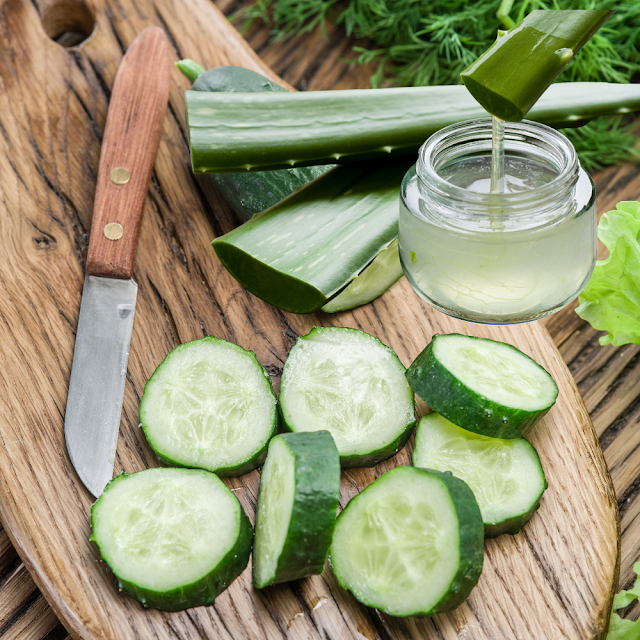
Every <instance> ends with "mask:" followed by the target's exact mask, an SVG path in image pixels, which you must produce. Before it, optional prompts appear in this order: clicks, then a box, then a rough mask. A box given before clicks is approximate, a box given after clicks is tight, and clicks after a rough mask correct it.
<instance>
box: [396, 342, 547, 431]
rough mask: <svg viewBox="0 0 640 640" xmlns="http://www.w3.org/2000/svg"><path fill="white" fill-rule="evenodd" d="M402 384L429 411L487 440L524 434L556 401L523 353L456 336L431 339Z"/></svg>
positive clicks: (540, 372) (500, 344)
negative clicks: (408, 386)
mask: <svg viewBox="0 0 640 640" xmlns="http://www.w3.org/2000/svg"><path fill="white" fill-rule="evenodd" d="M407 379H408V380H409V384H410V385H411V387H412V388H413V390H414V391H415V392H416V393H417V394H418V395H419V396H420V397H421V398H422V399H423V400H424V401H425V402H426V403H427V404H429V405H430V406H431V407H432V408H433V409H434V411H437V412H438V413H439V414H440V415H443V416H444V417H445V418H447V420H450V421H451V422H453V423H454V424H456V425H458V426H460V427H462V428H463V429H467V430H469V431H473V432H475V433H479V434H481V435H484V436H489V437H491V438H517V437H519V436H522V435H526V434H527V433H528V432H529V431H530V430H531V429H532V428H533V425H534V424H535V423H536V422H537V421H538V420H539V419H540V418H541V417H542V416H543V415H544V414H545V413H546V412H547V411H548V410H549V409H550V408H551V407H552V406H553V404H554V402H555V401H556V398H557V397H558V387H557V385H556V383H555V382H554V380H553V378H552V377H551V376H550V375H549V374H548V373H547V371H545V369H543V368H542V367H541V366H540V365H539V364H538V363H537V362H535V360H532V359H531V358H530V357H529V356H527V355H525V354H524V353H522V351H520V350H518V349H516V348H515V347H512V346H511V345H509V344H505V343H504V342H495V341H494V340H487V339H485V338H476V337H473V336H463V335H460V334H457V333H450V334H447V335H435V336H433V339H432V340H431V342H430V343H429V345H427V348H426V349H425V350H424V351H423V352H422V353H421V354H420V355H419V356H418V357H417V358H416V359H415V360H414V362H413V364H412V365H411V366H410V367H409V369H407Z"/></svg>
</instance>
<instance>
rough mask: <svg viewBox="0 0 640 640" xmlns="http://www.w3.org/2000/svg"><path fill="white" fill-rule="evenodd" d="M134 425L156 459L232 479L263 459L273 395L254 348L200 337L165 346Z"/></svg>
mask: <svg viewBox="0 0 640 640" xmlns="http://www.w3.org/2000/svg"><path fill="white" fill-rule="evenodd" d="M140 422H141V423H142V427H143V429H144V433H145V435H146V436H147V440H148V441H149V444H150V445H151V447H152V448H153V450H154V451H155V452H156V455H157V456H158V458H159V459H160V460H161V461H163V462H166V463H168V464H171V465H174V466H181V467H199V468H202V469H206V470H208V471H214V472H215V473H217V474H218V475H219V476H239V475H242V474H243V473H247V472H249V471H251V470H252V469H255V468H257V467H259V466H260V465H261V464H262V463H263V461H264V458H265V456H266V453H267V445H268V444H269V440H270V439H271V437H272V436H273V435H274V434H275V433H276V430H277V426H278V416H277V410H276V397H275V394H274V393H273V389H272V388H271V381H270V380H269V374H268V373H267V372H266V371H265V370H264V369H263V368H262V366H261V365H260V363H259V362H258V361H257V360H256V357H255V354H254V353H253V352H251V351H245V349H243V348H242V347H239V346H238V345H236V344H233V343H231V342H227V341H226V340H219V339H217V338H213V337H208V338H202V339H201V340H195V341H194V342H186V343H185V344H182V345H180V346H179V347H177V348H175V349H174V350H173V351H171V352H170V353H169V355H167V357H166V358H165V359H164V361H163V362H162V363H161V364H160V366H159V367H158V368H157V369H156V370H155V372H154V374H153V375H152V376H151V378H149V381H148V382H147V384H146V386H145V388H144V394H143V396H142V400H141V401H140Z"/></svg>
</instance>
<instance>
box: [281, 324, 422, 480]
mask: <svg viewBox="0 0 640 640" xmlns="http://www.w3.org/2000/svg"><path fill="white" fill-rule="evenodd" d="M324 328H325V327H313V329H311V331H309V333H308V334H307V335H306V336H300V337H299V338H298V340H304V339H305V338H307V337H308V336H310V335H311V334H312V333H315V332H316V331H318V330H320V331H322V330H323V329H324ZM336 328H337V327H336ZM340 328H345V327H340ZM351 331H360V330H359V329H351ZM361 333H365V332H364V331H361ZM366 335H368V336H370V337H372V338H373V339H374V340H375V341H376V342H379V343H380V344H381V345H382V346H383V347H384V348H385V349H386V350H387V351H390V352H391V353H392V354H393V355H394V356H395V358H396V359H397V360H398V363H399V364H400V366H403V365H402V363H401V362H400V358H398V355H397V354H396V353H395V351H393V349H391V348H390V347H388V346H387V345H386V344H384V342H380V340H378V339H377V338H375V337H374V336H371V334H366ZM298 340H296V344H297V342H298ZM293 346H294V347H295V344H294V345H293ZM282 375H283V377H284V369H283V372H282ZM280 384H281V389H282V381H281V382H280ZM414 406H415V403H414ZM278 414H279V416H280V424H281V426H282V428H283V429H284V430H285V431H289V432H292V433H308V432H304V431H295V430H294V429H293V427H292V426H291V425H290V424H289V423H288V422H287V418H286V415H285V413H284V411H283V410H282V405H281V404H280V402H278ZM415 426H416V422H415V420H414V421H413V422H410V423H409V424H407V426H406V427H405V430H404V431H403V432H402V433H401V434H400V435H399V436H398V437H397V438H396V439H395V440H394V441H393V442H391V443H390V444H388V445H387V446H386V447H383V448H382V449H377V450H376V451H372V452H371V453H365V454H363V455H357V454H354V455H351V456H340V466H341V467H342V468H343V469H352V468H354V467H375V466H376V465H377V464H378V463H379V462H382V461H383V460H387V459H388V458H391V457H392V456H395V455H396V453H398V451H400V449H402V448H403V447H404V445H405V444H407V441H408V440H409V438H410V437H411V434H412V433H413V430H414V428H415Z"/></svg>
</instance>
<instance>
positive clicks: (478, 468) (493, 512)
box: [413, 413, 547, 538]
mask: <svg viewBox="0 0 640 640" xmlns="http://www.w3.org/2000/svg"><path fill="white" fill-rule="evenodd" d="M413 465H414V466H415V467H421V468H423V469H435V470H436V471H451V473H453V475H454V476H456V477H457V478H460V479H461V480H464V481H465V482H466V483H467V484H468V485H469V487H470V489H471V490H472V491H473V494H474V495H475V497H476V500H477V501H478V505H479V507H480V511H481V512H482V520H483V521H484V535H485V537H488V538H493V537H495V536H498V535H500V534H502V533H511V534H515V533H518V531H520V529H521V528H522V527H523V526H524V525H525V524H526V523H527V522H529V520H530V519H531V517H532V516H533V514H534V513H535V511H536V509H537V508H538V507H539V506H540V498H541V497H542V494H543V493H544V491H545V489H546V488H547V481H546V478H545V476H544V471H543V470H542V465H541V464H540V458H539V457H538V454H537V452H536V450H535V449H534V448H533V447H532V446H531V445H530V444H529V443H528V442H527V441H526V440H525V439H524V438H512V439H510V440H504V439H501V438H488V437H487V436H481V435H479V434H477V433H473V432H471V431H467V430H466V429H461V428H460V427H458V426H456V425H455V424H453V423H452V422H449V420H447V419H446V418H444V417H443V416H441V415H439V414H437V413H430V414H428V415H426V416H424V417H423V418H422V419H421V420H420V422H419V424H418V429H417V431H416V444H415V447H414V449H413Z"/></svg>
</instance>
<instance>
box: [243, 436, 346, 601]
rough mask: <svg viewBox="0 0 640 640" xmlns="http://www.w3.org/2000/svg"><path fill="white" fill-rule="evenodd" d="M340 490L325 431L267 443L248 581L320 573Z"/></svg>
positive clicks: (334, 457) (283, 579)
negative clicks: (251, 566)
mask: <svg viewBox="0 0 640 640" xmlns="http://www.w3.org/2000/svg"><path fill="white" fill-rule="evenodd" d="M339 494H340V457H339V456H338V450H337V449H336V445H335V443H334V442H333V438H332V437H331V434H330V433H329V432H328V431H316V432H313V433H285V434H282V435H279V436H276V437H275V438H273V440H271V442H270V443H269V453H268V455H267V460H266V462H265V464H264V467H263V468H262V473H261V475H260V489H259V491H258V508H257V513H256V538H255V545H254V550H253V584H254V585H255V586H256V587H257V588H258V589H262V588H263V587H266V586H267V585H270V584H276V583H279V582H288V581H289V580H297V579H298V578H304V577H305V576H311V575H316V574H320V573H322V571H323V569H324V564H325V561H326V559H327V552H328V551H329V545H330V544H331V535H332V533H333V527H334V525H335V520H336V511H337V509H338V498H339Z"/></svg>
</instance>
